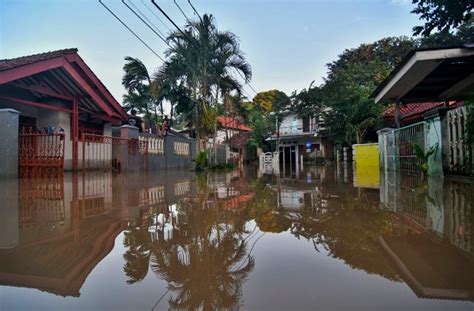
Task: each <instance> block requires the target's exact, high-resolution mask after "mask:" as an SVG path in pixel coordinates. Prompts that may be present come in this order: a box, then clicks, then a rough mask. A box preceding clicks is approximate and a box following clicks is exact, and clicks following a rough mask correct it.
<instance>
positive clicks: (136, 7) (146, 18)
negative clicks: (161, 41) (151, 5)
mask: <svg viewBox="0 0 474 311" xmlns="http://www.w3.org/2000/svg"><path fill="white" fill-rule="evenodd" d="M128 3H129V4H131V5H132V6H133V7H134V8H135V9H136V10H137V11H138V13H139V14H140V15H141V16H142V17H143V18H144V19H145V20H146V21H147V22H148V23H149V24H150V25H152V26H153V28H155V29H156V31H158V32H159V33H160V34H161V35H162V36H163V37H164V38H166V34H164V33H163V32H162V31H161V30H160V29H159V28H158V27H157V26H156V25H155V24H154V23H153V22H152V21H151V20H150V19H149V18H148V16H147V15H146V14H145V13H143V11H142V10H140V8H139V7H138V6H137V5H136V4H135V3H133V1H132V0H128Z"/></svg>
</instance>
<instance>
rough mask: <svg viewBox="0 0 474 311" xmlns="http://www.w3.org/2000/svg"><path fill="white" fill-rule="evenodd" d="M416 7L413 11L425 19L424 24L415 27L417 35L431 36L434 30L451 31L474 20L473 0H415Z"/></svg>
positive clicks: (414, 32) (414, 31) (421, 18)
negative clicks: (473, 17)
mask: <svg viewBox="0 0 474 311" xmlns="http://www.w3.org/2000/svg"><path fill="white" fill-rule="evenodd" d="M413 4H414V5H416V7H415V8H414V9H413V10H412V11H411V12H412V13H414V14H417V15H418V16H419V18H420V20H424V21H425V24H424V25H422V26H415V27H413V34H414V35H415V36H417V35H422V36H424V37H427V36H429V35H430V34H431V33H432V32H433V31H434V30H438V31H440V32H445V33H446V32H450V31H451V30H456V29H457V28H458V27H460V26H461V25H463V24H465V23H469V22H471V21H472V14H473V11H474V2H473V1H472V0H413Z"/></svg>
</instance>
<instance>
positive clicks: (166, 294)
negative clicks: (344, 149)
mask: <svg viewBox="0 0 474 311" xmlns="http://www.w3.org/2000/svg"><path fill="white" fill-rule="evenodd" d="M355 177H356V178H354V176H353V173H352V168H351V167H350V166H345V167H333V166H316V167H309V168H306V170H305V171H304V172H303V173H300V174H299V176H298V177H297V176H295V175H291V174H290V175H289V176H281V177H276V176H271V175H261V174H260V173H258V172H257V170H256V169H253V168H248V169H246V170H244V171H232V172H228V173H205V174H196V173H193V172H188V171H167V172H166V173H163V174H150V175H147V174H142V175H138V174H137V175H135V174H113V173H94V172H90V173H87V174H86V175H85V177H84V179H82V177H81V176H80V175H79V176H73V175H71V174H65V175H64V176H59V177H51V178H42V179H34V178H22V179H18V180H17V179H10V180H2V185H1V186H2V187H1V188H0V189H1V191H2V198H3V200H4V201H3V203H2V206H1V208H0V214H1V216H2V217H1V218H0V219H1V220H2V230H3V233H2V235H1V236H0V239H1V241H0V246H1V249H0V284H1V287H0V309H2V310H11V309H35V310H39V309H68V310H85V309H92V308H93V309H135V310H152V309H154V310H162V309H169V308H171V309H196V308H203V309H219V308H221V309H222V308H227V309H229V308H231V309H237V308H241V309H248V310H290V309H292V310H299V309H316V308H318V309H325V310H327V309H332V310H334V309H381V308H384V309H398V310H400V309H406V310H413V309H417V310H418V309H425V310H436V309H438V310H448V309H449V310H458V309H459V310H472V308H473V307H474V304H473V302H472V301H473V300H474V250H473V245H472V244H473V241H474V213H473V211H472V205H473V201H474V185H473V184H467V183H461V182H456V181H451V180H444V181H443V180H442V179H431V178H428V179H427V180H426V181H423V180H422V179H421V178H420V177H417V176H399V175H398V176H395V175H394V176H380V177H378V176H375V177H373V176H368V177H367V176H366V178H365V179H364V178H362V180H361V176H360V175H356V176H355ZM357 178H358V179H357ZM374 180H375V181H374Z"/></svg>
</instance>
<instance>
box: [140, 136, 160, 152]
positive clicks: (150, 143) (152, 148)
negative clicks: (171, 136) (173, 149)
mask: <svg viewBox="0 0 474 311" xmlns="http://www.w3.org/2000/svg"><path fill="white" fill-rule="evenodd" d="M139 140H140V141H141V142H146V144H147V152H148V154H164V153H165V143H164V142H165V141H164V139H163V138H158V137H146V136H140V137H139Z"/></svg>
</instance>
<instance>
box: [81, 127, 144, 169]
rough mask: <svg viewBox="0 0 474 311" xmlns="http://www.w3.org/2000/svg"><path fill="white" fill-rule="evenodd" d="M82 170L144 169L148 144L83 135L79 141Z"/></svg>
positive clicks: (118, 138)
mask: <svg viewBox="0 0 474 311" xmlns="http://www.w3.org/2000/svg"><path fill="white" fill-rule="evenodd" d="M81 143H82V144H81V145H82V147H81V149H82V156H81V160H82V170H83V171H86V170H114V171H123V170H135V169H142V170H143V169H146V166H147V155H148V142H146V141H141V140H139V139H137V138H129V139H126V138H120V137H111V136H102V135H95V134H83V135H82V139H81Z"/></svg>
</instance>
